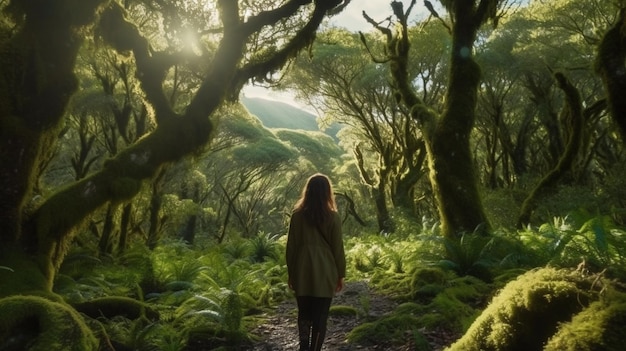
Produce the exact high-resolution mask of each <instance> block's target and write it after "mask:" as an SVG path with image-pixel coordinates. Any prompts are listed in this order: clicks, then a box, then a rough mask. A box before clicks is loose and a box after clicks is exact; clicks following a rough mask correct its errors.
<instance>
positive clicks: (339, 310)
mask: <svg viewBox="0 0 626 351" xmlns="http://www.w3.org/2000/svg"><path fill="white" fill-rule="evenodd" d="M358 314H359V311H357V309H356V308H355V307H353V306H346V305H335V306H331V307H330V311H328V315H329V316H334V317H356V316H357V315H358Z"/></svg>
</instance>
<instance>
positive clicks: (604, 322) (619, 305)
mask: <svg viewBox="0 0 626 351" xmlns="http://www.w3.org/2000/svg"><path fill="white" fill-rule="evenodd" d="M625 325H626V295H624V294H620V295H619V296H618V297H617V298H614V299H611V300H603V301H597V302H594V303H593V304H591V306H589V308H587V309H585V310H584V311H582V312H581V313H579V314H577V315H576V316H574V318H572V321H571V322H568V323H565V324H563V325H561V326H560V327H559V331H558V332H557V333H556V334H555V335H554V336H553V337H552V338H551V339H550V340H549V341H548V343H547V344H546V347H545V348H544V350H545V351H592V350H623V349H624V326H625Z"/></svg>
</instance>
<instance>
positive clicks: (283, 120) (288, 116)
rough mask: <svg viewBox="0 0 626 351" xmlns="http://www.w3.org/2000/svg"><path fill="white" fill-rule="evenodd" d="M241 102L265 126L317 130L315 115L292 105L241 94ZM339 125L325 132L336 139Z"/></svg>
mask: <svg viewBox="0 0 626 351" xmlns="http://www.w3.org/2000/svg"><path fill="white" fill-rule="evenodd" d="M240 100H241V103H242V104H243V105H244V106H245V107H246V108H247V109H248V111H250V113H251V114H253V115H255V116H256V117H257V118H258V119H259V120H260V121H261V123H263V126H265V127H266V128H284V129H302V130H310V131H319V127H318V125H317V121H316V116H315V115H314V114H312V113H309V112H307V111H304V110H302V109H299V108H297V107H295V106H293V105H290V104H287V103H284V102H280V101H274V100H267V99H263V98H250V97H245V96H242V97H241V98H240ZM338 131H339V126H336V125H333V126H332V127H330V128H328V129H327V130H326V131H325V133H326V134H328V135H330V136H331V137H332V138H333V139H335V140H337V132H338Z"/></svg>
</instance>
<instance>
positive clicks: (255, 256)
mask: <svg viewBox="0 0 626 351" xmlns="http://www.w3.org/2000/svg"><path fill="white" fill-rule="evenodd" d="M279 237H280V235H278V234H275V235H271V234H265V233H262V232H261V233H258V234H257V235H256V236H255V237H253V238H251V239H250V244H251V246H252V256H251V257H250V258H251V259H252V262H258V263H260V262H265V260H266V259H268V258H271V259H277V258H278V256H279V255H280V251H279V249H280V247H279V246H278V244H277V242H276V240H277V239H278V238H279Z"/></svg>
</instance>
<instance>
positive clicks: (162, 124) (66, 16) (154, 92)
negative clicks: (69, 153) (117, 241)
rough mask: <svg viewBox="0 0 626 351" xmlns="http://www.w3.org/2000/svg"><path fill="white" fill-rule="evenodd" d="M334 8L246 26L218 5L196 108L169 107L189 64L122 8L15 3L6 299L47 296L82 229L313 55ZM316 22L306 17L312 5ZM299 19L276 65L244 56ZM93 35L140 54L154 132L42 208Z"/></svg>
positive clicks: (9, 54) (5, 168)
mask: <svg viewBox="0 0 626 351" xmlns="http://www.w3.org/2000/svg"><path fill="white" fill-rule="evenodd" d="M339 3H340V1H338V0H329V1H315V2H313V1H296V0H292V1H287V2H285V3H284V4H283V5H282V6H280V7H278V8H277V9H276V10H274V11H267V12H264V13H260V14H258V15H257V16H251V17H249V18H247V19H246V21H245V22H244V21H243V19H242V18H241V17H240V10H241V9H240V8H239V6H240V5H239V2H237V1H230V0H219V1H217V5H218V9H219V16H220V19H221V25H220V27H221V30H222V37H221V39H220V42H219V44H218V46H217V48H216V49H215V52H213V53H212V55H210V56H209V55H208V56H207V57H205V60H206V62H207V63H208V68H207V70H206V71H205V72H204V74H203V77H204V78H203V80H202V83H201V84H200V86H199V88H198V90H197V91H196V93H195V95H194V96H193V97H192V98H191V100H190V103H189V105H188V106H187V108H186V109H185V110H184V112H182V113H180V114H179V113H176V112H175V111H174V110H173V108H172V107H171V105H170V103H169V101H168V97H167V96H166V94H165V92H164V90H163V82H164V80H165V77H166V73H167V72H168V71H169V70H170V69H171V67H173V66H174V65H176V64H179V63H182V62H184V60H185V58H184V57H183V56H182V55H180V54H178V53H171V52H167V53H166V52H158V51H155V50H154V48H153V47H151V45H150V43H149V41H148V40H147V39H146V38H144V37H143V36H142V35H141V33H140V32H139V31H138V29H137V27H135V26H134V25H133V24H132V23H130V22H128V21H127V20H126V18H125V16H124V10H123V9H122V8H121V7H120V5H119V4H118V3H117V2H115V1H107V0H65V1H55V2H45V4H44V2H35V3H33V2H28V1H18V0H14V1H11V3H10V5H8V6H7V7H6V9H7V12H8V13H10V15H11V16H12V18H13V21H14V23H12V24H10V25H8V24H4V22H3V24H2V25H1V26H2V27H0V30H1V31H2V33H1V34H2V35H0V60H1V62H2V65H1V66H0V70H2V72H1V74H0V77H1V79H0V118H1V119H0V164H1V165H2V170H1V171H0V181H2V184H3V186H2V187H1V188H0V213H1V215H0V228H1V229H0V243H1V245H0V266H5V267H9V268H11V269H12V270H13V271H9V270H5V269H2V270H0V297H2V296H7V295H11V294H14V293H24V292H28V291H43V292H51V291H52V285H53V281H54V277H55V274H56V270H57V269H58V267H59V265H60V264H61V263H62V261H63V259H64V257H65V255H66V253H67V249H68V248H69V246H70V243H71V241H72V239H73V237H74V234H75V233H76V230H77V228H79V227H80V226H81V225H82V224H85V222H86V220H87V219H88V218H89V216H90V215H91V214H92V213H94V212H95V211H97V210H100V209H102V208H103V207H104V206H107V205H109V204H119V203H123V202H125V201H127V200H129V199H131V198H132V197H133V196H135V195H136V194H137V193H138V192H139V190H140V187H141V183H142V182H143V181H144V180H147V179H150V178H151V177H153V176H154V175H155V174H157V173H158V171H159V170H160V169H161V168H162V167H163V166H164V165H167V164H169V163H171V162H175V161H177V160H179V159H181V158H182V157H184V156H186V155H188V154H190V153H193V152H195V151H197V150H199V149H200V148H201V147H203V146H204V145H206V144H207V143H208V142H209V141H210V139H211V136H212V135H213V132H214V129H215V128H214V121H213V120H212V119H211V118H210V116H211V115H212V114H213V112H214V111H215V110H216V109H217V108H218V107H219V106H220V105H221V104H222V103H223V102H224V101H225V99H227V98H233V97H236V96H237V95H238V92H239V90H240V89H241V87H242V86H243V85H244V84H245V83H246V82H247V81H249V80H250V79H252V78H255V77H259V79H262V78H264V77H265V76H266V74H268V72H273V71H275V70H277V69H280V68H281V67H282V66H284V65H285V63H286V62H287V61H288V60H289V59H291V58H292V57H294V56H295V54H296V53H297V52H299V51H300V50H302V49H303V48H305V47H306V46H307V45H309V44H310V43H311V42H312V41H313V39H314V36H315V31H316V30H317V28H318V26H319V24H320V23H321V21H322V20H323V18H324V17H325V15H326V14H327V12H328V11H330V10H331V9H334V8H336V7H337V5H339ZM309 5H311V6H310V7H308V8H309V10H310V11H308V12H306V13H307V14H306V15H303V14H304V12H301V11H300V10H301V9H302V8H303V7H306V6H309ZM296 16H300V17H298V18H300V19H301V22H300V23H301V27H300V29H299V30H298V31H295V32H294V31H292V32H290V33H289V37H288V38H289V40H285V41H284V45H283V46H282V47H280V48H279V50H277V51H276V52H275V53H274V54H273V55H271V56H254V54H255V53H250V55H247V54H246V45H247V43H248V42H249V41H251V40H253V39H252V38H254V36H255V33H258V32H259V31H260V30H261V29H262V28H263V27H265V26H268V25H270V26H271V25H272V24H274V23H280V21H283V20H285V19H287V18H296ZM92 29H96V30H95V33H96V35H97V36H99V37H101V38H102V39H103V41H104V42H106V43H108V44H109V45H110V46H111V47H113V48H114V49H115V50H117V51H119V52H124V53H125V54H127V53H132V56H133V58H134V63H135V64H136V68H137V69H136V71H137V79H139V81H140V86H141V89H142V90H143V93H144V95H145V99H146V101H147V102H148V103H149V104H150V107H151V111H152V113H153V116H154V119H155V122H156V124H157V126H156V129H155V130H154V131H152V132H151V133H149V134H147V135H146V136H144V137H143V138H142V139H140V140H139V141H137V142H136V143H135V144H133V145H132V146H130V147H128V148H126V149H124V150H120V151H119V152H118V153H117V154H116V155H115V157H113V158H111V159H110V160H108V161H107V162H106V163H105V165H104V166H103V168H102V169H101V170H99V171H97V172H95V173H92V174H90V175H88V176H86V177H85V178H82V179H80V180H78V181H76V182H74V183H72V184H69V185H67V186H66V187H64V188H63V189H61V190H59V191H56V192H55V193H53V194H52V195H50V196H48V197H46V198H43V199H42V200H39V198H40V196H37V198H36V199H35V200H37V201H34V200H33V198H34V195H39V194H35V192H34V186H35V184H36V183H37V179H36V177H37V176H38V170H39V169H40V164H41V162H42V158H43V157H42V155H45V154H46V152H47V151H49V150H50V149H51V147H52V146H53V145H54V143H55V141H56V139H57V137H58V129H59V127H60V126H61V125H62V122H63V119H64V116H65V109H66V107H67V105H68V102H69V99H70V98H71V96H72V95H73V94H74V92H75V91H76V89H77V87H78V84H77V77H76V75H75V73H74V68H75V62H76V57H77V53H78V50H79V48H80V46H81V44H82V41H83V38H84V37H85V33H91V30H92Z"/></svg>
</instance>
